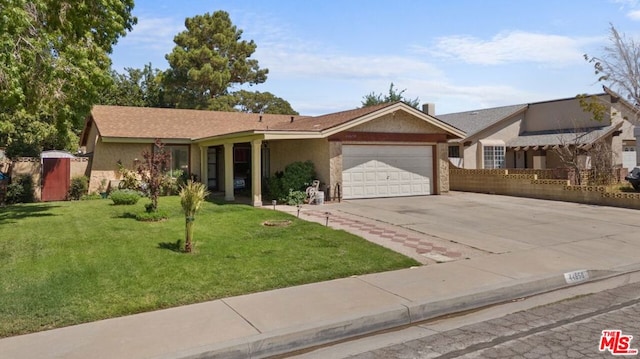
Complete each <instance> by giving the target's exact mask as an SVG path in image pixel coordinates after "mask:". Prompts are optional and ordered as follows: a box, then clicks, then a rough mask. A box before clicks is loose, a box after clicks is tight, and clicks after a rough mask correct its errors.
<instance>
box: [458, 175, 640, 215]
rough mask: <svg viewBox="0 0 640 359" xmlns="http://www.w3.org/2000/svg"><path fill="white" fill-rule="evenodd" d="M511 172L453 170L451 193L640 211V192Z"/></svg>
mask: <svg viewBox="0 0 640 359" xmlns="http://www.w3.org/2000/svg"><path fill="white" fill-rule="evenodd" d="M509 172H510V170H506V169H499V170H467V169H450V170H449V173H450V175H449V179H450V184H451V190H452V191H463V192H477V193H490V194H499V195H506V196H515V197H528V198H539V199H547V200H553V201H564V202H576V203H585V204H594V205H602V206H612V207H623V208H634V209H640V193H622V192H609V191H608V188H607V187H606V186H572V185H570V183H569V180H554V179H538V175H537V174H522V173H520V174H510V173H509Z"/></svg>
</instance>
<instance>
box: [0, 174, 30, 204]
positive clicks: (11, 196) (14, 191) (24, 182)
mask: <svg viewBox="0 0 640 359" xmlns="http://www.w3.org/2000/svg"><path fill="white" fill-rule="evenodd" d="M33 201H34V195H33V179H32V178H31V175H19V176H16V177H14V178H12V179H11V183H10V184H9V185H8V186H7V197H6V202H7V204H13V203H31V202H33Z"/></svg>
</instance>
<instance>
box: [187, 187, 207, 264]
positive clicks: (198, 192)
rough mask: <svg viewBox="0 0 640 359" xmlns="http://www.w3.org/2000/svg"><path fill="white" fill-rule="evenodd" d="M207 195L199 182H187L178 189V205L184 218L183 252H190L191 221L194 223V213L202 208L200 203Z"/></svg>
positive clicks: (205, 188) (205, 189)
mask: <svg viewBox="0 0 640 359" xmlns="http://www.w3.org/2000/svg"><path fill="white" fill-rule="evenodd" d="M208 195H209V191H207V187H206V186H205V185H204V184H202V183H199V182H193V181H191V180H188V181H187V183H186V184H185V185H184V186H181V187H180V204H181V205H182V210H183V211H184V218H185V237H186V238H185V241H184V251H185V252H187V253H190V252H191V243H192V239H193V221H195V216H196V212H197V211H198V210H199V209H200V206H202V203H203V202H204V200H205V199H206V198H207V196H208Z"/></svg>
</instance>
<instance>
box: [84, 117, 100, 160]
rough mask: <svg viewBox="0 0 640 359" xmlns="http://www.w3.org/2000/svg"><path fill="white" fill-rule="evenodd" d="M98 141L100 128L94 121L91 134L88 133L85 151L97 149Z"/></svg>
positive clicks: (89, 151)
mask: <svg viewBox="0 0 640 359" xmlns="http://www.w3.org/2000/svg"><path fill="white" fill-rule="evenodd" d="M97 141H98V129H97V128H96V124H95V123H93V124H92V125H91V129H90V130H89V134H88V135H87V144H86V147H85V151H86V152H87V153H91V152H93V151H94V150H95V147H96V142H97Z"/></svg>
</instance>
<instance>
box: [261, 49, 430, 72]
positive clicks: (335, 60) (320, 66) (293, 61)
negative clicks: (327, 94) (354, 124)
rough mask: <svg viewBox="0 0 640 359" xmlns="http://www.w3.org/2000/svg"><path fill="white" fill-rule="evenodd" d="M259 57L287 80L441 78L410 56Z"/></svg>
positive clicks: (291, 53) (277, 54)
mask: <svg viewBox="0 0 640 359" xmlns="http://www.w3.org/2000/svg"><path fill="white" fill-rule="evenodd" d="M255 57H256V58H258V59H260V63H261V65H262V66H264V67H267V68H269V70H270V72H272V73H277V74H278V75H279V76H286V77H322V78H327V77H329V78H339V79H348V78H352V79H353V78H355V79H362V78H394V77H401V76H419V77H423V76H441V73H440V71H439V70H438V69H436V68H435V67H433V66H432V65H430V64H428V63H426V62H423V61H420V60H417V59H413V58H409V57H401V56H386V55H384V56H379V55H369V56H367V55H362V56H353V55H342V54H329V55H327V54H320V53H312V52H295V51H290V49H289V50H283V51H279V52H275V53H274V52H270V51H264V52H262V51H260V50H258V51H256V56H255Z"/></svg>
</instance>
